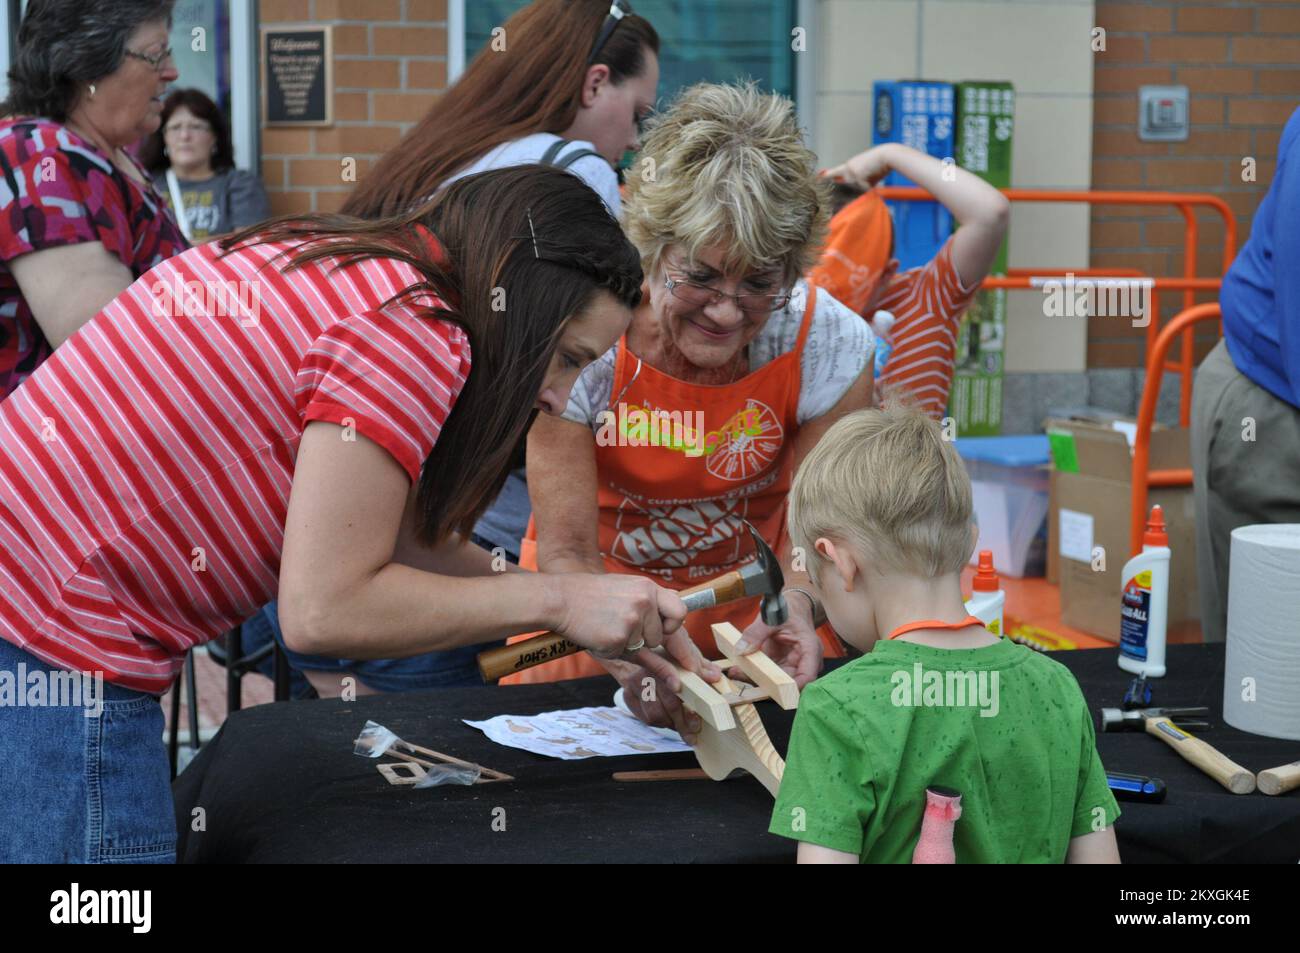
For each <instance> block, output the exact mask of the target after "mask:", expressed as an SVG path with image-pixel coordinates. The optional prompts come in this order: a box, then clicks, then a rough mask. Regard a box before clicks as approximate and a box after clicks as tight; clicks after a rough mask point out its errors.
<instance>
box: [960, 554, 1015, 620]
mask: <svg viewBox="0 0 1300 953" xmlns="http://www.w3.org/2000/svg"><path fill="white" fill-rule="evenodd" d="M971 589H973V590H974V592H972V593H971V595H970V598H969V599H967V600H966V611H967V612H969V613H970V614H971V615H973V616H975V618H977V619H979V620H980V621H981V622H983V623H984V628H986V629H988V630H989V631H990V632H992V633H993V634H994V635H996V636H999V637H1001V635H1002V607H1003V606H1004V605H1005V604H1006V601H1007V594H1006V593H1005V592H1003V591H1002V586H1001V584H1000V583H999V582H998V574H997V573H996V572H994V570H993V551H992V550H991V549H981V550H980V561H979V566H978V567H977V568H976V570H975V581H974V582H972V583H971Z"/></svg>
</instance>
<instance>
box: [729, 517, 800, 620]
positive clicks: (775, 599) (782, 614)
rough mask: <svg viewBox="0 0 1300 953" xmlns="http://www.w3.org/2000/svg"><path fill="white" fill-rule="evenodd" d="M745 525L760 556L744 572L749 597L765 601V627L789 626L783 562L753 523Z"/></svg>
mask: <svg viewBox="0 0 1300 953" xmlns="http://www.w3.org/2000/svg"><path fill="white" fill-rule="evenodd" d="M744 523H745V528H746V529H748V530H749V535H750V538H751V539H753V540H754V549H755V550H756V551H757V554H758V555H757V558H756V559H755V560H754V561H753V562H752V563H749V564H748V565H747V566H745V567H744V568H743V569H741V571H740V574H741V575H742V576H743V577H744V578H745V595H747V596H762V597H763V601H762V603H761V605H760V606H759V615H761V616H762V619H763V621H764V622H765V623H767V624H768V625H770V626H774V627H775V626H778V625H785V622H786V620H787V619H789V618H790V607H789V606H787V605H786V604H785V596H783V595H782V594H781V590H782V589H784V588H785V573H783V572H781V562H780V560H778V559H777V558H776V553H774V552H772V547H770V546H768V545H767V543H766V541H764V539H763V537H762V536H760V535H758V530H756V529H754V526H753V524H751V523H750V522H749V520H744Z"/></svg>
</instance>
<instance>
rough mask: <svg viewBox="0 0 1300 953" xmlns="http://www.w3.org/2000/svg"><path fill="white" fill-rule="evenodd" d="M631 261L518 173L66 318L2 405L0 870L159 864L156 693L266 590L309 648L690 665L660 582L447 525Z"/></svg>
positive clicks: (372, 654) (463, 186)
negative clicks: (518, 554) (531, 566)
mask: <svg viewBox="0 0 1300 953" xmlns="http://www.w3.org/2000/svg"><path fill="white" fill-rule="evenodd" d="M521 199H522V200H521ZM641 282H642V272H641V266H640V261H639V258H638V255H637V253H636V251H635V249H634V248H633V247H632V246H631V244H630V243H629V242H628V241H627V240H626V239H625V238H624V237H623V234H622V232H621V231H620V229H619V227H618V223H617V222H615V221H614V219H613V218H612V217H611V216H610V214H609V212H608V210H607V209H606V208H605V206H604V205H603V204H602V203H601V201H600V199H599V198H598V197H597V196H596V195H595V194H594V193H593V192H592V191H591V190H590V189H588V188H587V187H586V186H584V185H583V184H582V183H581V182H580V181H579V180H578V179H576V178H575V177H573V176H571V175H569V174H567V173H564V172H560V171H557V170H554V169H547V168H542V167H538V166H535V165H534V166H522V167H519V168H515V169H505V170H498V171H493V172H486V173H483V174H480V175H476V176H472V177H469V178H466V179H464V180H462V181H460V182H457V183H455V184H454V185H453V186H451V187H449V188H447V189H445V190H444V191H442V192H441V193H439V194H438V196H437V197H436V198H435V199H434V200H433V201H432V202H431V203H429V204H428V205H427V206H425V207H423V208H421V209H419V210H417V211H415V212H411V213H408V214H406V215H404V216H399V217H396V218H392V219H387V220H381V221H376V222H364V221H359V220H356V219H351V218H347V217H344V216H311V217H307V218H300V219H293V218H284V219H278V220H274V221H272V222H271V223H268V224H267V225H265V226H262V227H258V228H254V229H249V230H245V231H243V232H239V233H236V234H235V235H233V236H230V237H229V238H228V239H225V240H224V241H222V242H213V243H209V244H206V245H201V246H199V247H198V248H195V249H192V250H190V251H188V252H186V253H184V254H182V255H179V256H177V257H175V258H173V259H171V260H169V261H167V262H164V263H163V264H161V265H159V266H158V267H156V268H154V269H152V270H151V271H149V272H147V273H146V274H145V275H143V276H142V277H141V278H140V279H139V280H138V281H136V282H135V283H134V284H132V285H131V286H130V287H129V288H128V289H127V290H126V291H125V292H123V293H122V294H121V295H119V296H118V297H117V298H116V299H114V300H113V301H112V302H111V303H110V304H109V306H108V307H107V308H105V309H104V310H103V311H101V312H99V313H98V314H96V315H95V316H94V317H93V318H91V319H90V321H89V322H88V323H87V324H86V326H85V327H84V328H83V329H82V331H81V333H79V334H77V335H76V336H75V337H73V338H72V339H71V340H69V341H68V342H67V343H66V344H65V345H64V346H62V347H60V348H59V349H58V350H57V351H56V352H55V353H54V355H53V357H51V358H50V360H48V361H46V362H45V363H44V364H43V365H42V366H41V367H40V368H39V369H38V370H37V371H36V373H35V374H33V375H32V377H31V378H29V379H28V381H27V382H26V384H24V386H23V387H22V388H20V389H19V391H18V392H17V393H15V394H14V395H13V396H12V397H11V398H10V399H9V400H7V401H5V402H4V403H3V404H0V670H3V671H10V672H13V671H19V672H23V673H24V677H23V678H22V679H20V684H19V685H18V690H19V691H24V692H31V691H33V690H34V688H33V686H34V687H35V688H38V689H40V692H41V698H42V699H43V700H44V701H43V703H42V704H36V703H35V700H34V699H30V701H32V703H31V704H27V705H21V706H15V705H4V706H0V765H4V770H3V772H0V861H92V862H94V861H124V860H136V861H162V862H167V861H171V860H172V859H173V855H174V843H175V820H174V817H173V814H172V803H171V791H170V785H169V782H168V767H167V759H166V755H165V753H164V751H163V747H162V744H161V738H162V730H163V718H162V713H161V710H160V706H159V704H158V697H159V696H160V695H161V694H162V693H163V692H164V691H166V690H167V688H168V687H169V686H170V685H171V684H172V682H173V681H174V679H175V677H176V674H177V672H178V671H179V669H180V666H181V663H182V660H183V658H184V655H185V652H186V651H187V650H188V649H190V648H191V647H193V646H196V645H200V644H202V643H204V642H206V641H208V640H210V639H213V638H215V637H216V636H217V635H219V634H220V633H221V632H223V631H225V630H226V629H228V628H229V627H230V626H232V625H234V624H236V623H238V622H239V621H240V620H241V619H244V618H246V617H247V616H248V615H250V614H251V613H252V612H253V611H254V610H255V609H256V608H257V607H258V606H261V605H263V604H265V603H266V602H267V601H268V600H269V599H271V598H272V597H274V596H275V595H276V594H277V592H278V594H279V597H280V614H281V620H282V622H283V624H284V634H285V638H286V640H287V641H288V643H289V644H290V646H292V647H294V648H296V649H300V650H305V651H309V652H321V653H329V654H336V655H348V656H351V657H354V658H396V657H402V656H404V655H410V654H414V653H420V652H428V651H430V650H436V649H445V648H450V647H453V646H460V645H466V644H471V643H475V642H483V641H487V640H493V639H499V638H502V637H504V636H506V635H508V634H510V633H512V632H518V631H521V630H525V629H528V628H550V629H553V630H555V631H558V632H562V633H564V634H565V635H566V636H567V637H568V638H570V639H572V640H573V641H575V642H578V643H579V644H581V645H583V646H584V647H586V648H588V649H589V650H592V651H595V652H598V653H600V654H602V655H607V656H609V657H622V656H624V655H626V656H627V657H629V658H634V657H638V656H643V655H644V656H648V655H651V654H653V653H651V652H649V649H650V648H651V647H654V646H656V645H661V644H662V645H664V646H666V647H667V649H668V651H669V652H671V653H672V654H673V655H674V656H678V657H680V658H682V660H683V662H685V663H687V664H693V658H694V654H695V653H693V652H692V651H690V647H689V646H688V645H686V644H685V643H684V639H685V636H684V634H682V633H681V630H680V626H681V621H682V618H683V617H684V615H685V607H684V606H683V605H682V603H681V600H680V599H678V597H677V596H676V595H675V594H674V593H671V592H669V591H667V590H664V589H661V588H660V587H659V586H657V585H655V584H654V583H652V582H650V581H649V580H646V579H641V578H633V577H625V576H617V577H616V576H596V575H586V574H554V575H543V574H538V573H527V572H519V571H509V572H493V571H492V567H491V562H492V559H491V556H490V555H489V554H488V553H485V552H484V551H483V550H482V549H480V548H478V547H476V546H472V545H466V544H465V543H464V542H463V540H464V536H465V535H466V534H468V532H469V530H470V528H471V527H472V526H473V525H474V522H475V521H476V520H477V518H478V516H479V514H480V513H481V512H482V510H483V508H484V507H485V506H486V505H487V504H488V503H489V502H490V501H491V500H492V499H493V497H494V496H495V495H496V492H497V490H498V489H499V488H500V486H501V483H502V481H503V480H504V479H505V476H506V472H507V469H508V466H509V463H510V460H511V459H512V457H513V455H514V452H515V448H516V447H517V446H518V444H519V443H520V441H521V440H522V439H523V438H524V435H525V433H526V432H527V429H528V427H529V426H530V424H531V423H532V421H533V419H534V418H535V417H536V415H537V411H538V410H541V411H544V412H545V413H559V412H560V411H561V410H562V409H563V408H564V406H565V403H566V401H567V399H568V392H569V389H570V387H572V385H573V382H574V380H575V378H576V377H577V375H578V372H579V371H580V370H581V368H582V367H583V366H584V365H585V364H587V363H588V362H590V361H591V360H593V359H594V358H595V356H596V355H598V354H600V353H602V352H603V351H604V350H606V349H607V348H609V347H610V346H612V344H613V342H615V341H616V340H617V339H618V338H619V336H620V335H621V334H622V333H623V331H624V329H625V328H626V327H627V325H628V322H629V321H630V320H631V314H632V311H631V309H632V308H633V307H634V306H635V305H636V304H637V303H638V302H639V300H640V297H641ZM653 661H658V659H657V657H656V659H655V660H653ZM56 690H57V694H58V697H59V698H60V699H61V701H59V702H58V703H56V702H55V701H54V697H55V694H53V693H55V692H56Z"/></svg>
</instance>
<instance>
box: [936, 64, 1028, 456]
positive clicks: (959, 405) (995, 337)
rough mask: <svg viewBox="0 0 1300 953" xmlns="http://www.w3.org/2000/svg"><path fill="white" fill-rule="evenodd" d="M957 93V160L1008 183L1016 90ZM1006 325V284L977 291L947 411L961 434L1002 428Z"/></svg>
mask: <svg viewBox="0 0 1300 953" xmlns="http://www.w3.org/2000/svg"><path fill="white" fill-rule="evenodd" d="M955 92H956V116H957V129H956V137H955V158H956V161H957V165H959V166H961V168H963V169H965V170H967V171H968V172H971V173H973V174H974V175H977V176H979V177H980V178H981V179H983V180H984V181H985V182H987V183H989V184H990V185H992V186H994V187H995V188H999V189H1005V188H1009V187H1010V186H1011V149H1012V142H1013V138H1014V132H1015V115H1016V99H1015V90H1014V89H1013V87H1012V85H1011V84H1010V83H990V82H964V83H958V84H957V85H956V88H955ZM953 226H954V228H955V227H957V223H956V222H953ZM1008 241H1009V238H1008V240H1004V241H1003V242H1002V247H1001V248H1000V249H998V255H997V258H995V259H994V261H993V266H992V267H991V268H990V269H989V273H990V274H993V275H1005V274H1006V271H1007V245H1008ZM1006 329H1007V292H1006V289H998V290H994V291H980V292H978V293H977V294H976V295H975V298H974V300H973V301H972V302H971V306H970V309H969V310H968V311H967V312H966V315H965V316H964V317H963V318H962V322H961V327H960V328H959V329H958V331H957V352H956V358H957V361H956V367H955V369H954V373H953V381H952V393H951V394H950V396H949V399H948V415H949V416H950V417H952V418H953V419H954V420H955V421H956V424H957V433H958V435H959V436H962V437H968V436H992V435H995V434H999V433H1001V432H1002V373H1003V360H1004V357H1003V355H1004V353H1005V351H1006Z"/></svg>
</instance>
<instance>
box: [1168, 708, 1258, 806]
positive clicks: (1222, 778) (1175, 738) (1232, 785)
mask: <svg viewBox="0 0 1300 953" xmlns="http://www.w3.org/2000/svg"><path fill="white" fill-rule="evenodd" d="M1146 730H1147V734H1151V735H1155V736H1156V737H1157V738H1159V739H1160V740H1161V741H1163V742H1164V743H1165V744H1167V745H1169V747H1171V748H1173V749H1174V750H1175V751H1177V752H1178V753H1179V754H1180V755H1182V757H1183V759H1184V760H1185V761H1188V762H1190V763H1191V764H1194V765H1196V767H1198V768H1200V769H1201V770H1202V771H1204V772H1205V773H1206V774H1208V775H1209V776H1210V777H1212V778H1214V780H1216V781H1218V782H1219V783H1220V784H1222V785H1223V786H1224V787H1225V788H1227V789H1228V790H1229V791H1231V792H1232V793H1233V794H1249V793H1250V792H1251V791H1253V790H1255V775H1254V774H1252V773H1251V772H1249V771H1247V770H1246V769H1245V768H1243V767H1242V766H1241V765H1239V764H1237V762H1235V761H1233V760H1232V759H1231V758H1229V757H1228V756H1227V755H1225V754H1224V753H1223V752H1221V751H1220V750H1219V749H1218V748H1215V747H1214V746H1213V745H1210V744H1206V743H1205V742H1204V741H1202V740H1201V739H1200V738H1197V737H1196V736H1194V735H1190V734H1188V733H1187V732H1186V731H1184V730H1183V729H1181V728H1179V727H1178V726H1177V725H1175V724H1174V723H1173V722H1172V721H1170V720H1169V718H1167V717H1163V716H1162V717H1158V718H1147V719H1146Z"/></svg>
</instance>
